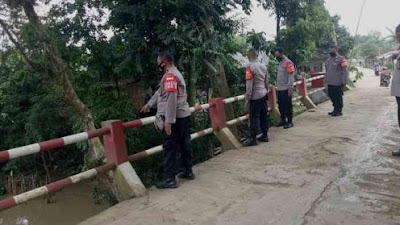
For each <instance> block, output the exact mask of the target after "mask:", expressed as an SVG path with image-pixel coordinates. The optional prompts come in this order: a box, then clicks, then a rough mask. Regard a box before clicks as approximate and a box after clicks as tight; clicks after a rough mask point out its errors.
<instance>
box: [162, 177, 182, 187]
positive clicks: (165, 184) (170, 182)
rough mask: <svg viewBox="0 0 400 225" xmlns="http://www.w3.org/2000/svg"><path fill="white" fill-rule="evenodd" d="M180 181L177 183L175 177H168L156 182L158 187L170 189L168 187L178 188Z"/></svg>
mask: <svg viewBox="0 0 400 225" xmlns="http://www.w3.org/2000/svg"><path fill="white" fill-rule="evenodd" d="M177 187H179V186H178V183H176V180H175V178H173V179H172V178H167V179H165V180H163V181H161V182H158V183H156V188H157V189H168V188H177Z"/></svg>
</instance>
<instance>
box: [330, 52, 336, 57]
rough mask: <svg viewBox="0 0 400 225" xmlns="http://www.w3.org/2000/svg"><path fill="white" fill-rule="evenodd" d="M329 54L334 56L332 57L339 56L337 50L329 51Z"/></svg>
mask: <svg viewBox="0 0 400 225" xmlns="http://www.w3.org/2000/svg"><path fill="white" fill-rule="evenodd" d="M329 55H330V56H332V57H335V56H337V53H336V52H331V53H329Z"/></svg>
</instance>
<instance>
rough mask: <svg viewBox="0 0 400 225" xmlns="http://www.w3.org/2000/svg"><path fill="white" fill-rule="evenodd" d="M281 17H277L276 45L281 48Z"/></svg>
mask: <svg viewBox="0 0 400 225" xmlns="http://www.w3.org/2000/svg"><path fill="white" fill-rule="evenodd" d="M280 33H281V17H280V15H276V45H277V46H278V47H279V46H280V44H281V43H280V42H281V34H280Z"/></svg>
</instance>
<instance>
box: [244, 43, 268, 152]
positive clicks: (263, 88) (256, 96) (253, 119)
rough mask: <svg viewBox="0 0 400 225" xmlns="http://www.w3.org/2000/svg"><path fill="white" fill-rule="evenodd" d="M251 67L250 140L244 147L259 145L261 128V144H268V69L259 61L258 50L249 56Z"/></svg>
mask: <svg viewBox="0 0 400 225" xmlns="http://www.w3.org/2000/svg"><path fill="white" fill-rule="evenodd" d="M247 57H248V59H249V61H250V65H249V66H248V67H247V68H246V106H247V105H248V104H249V103H250V138H249V139H248V140H247V141H246V142H245V143H244V144H243V145H244V146H255V145H257V130H258V128H259V127H260V128H261V131H262V136H261V137H260V138H259V139H258V141H260V142H268V141H269V139H268V118H267V116H268V106H267V100H268V69H267V67H266V66H265V65H263V64H262V63H261V62H260V61H259V60H258V53H257V51H256V50H250V51H249V52H248V54H247Z"/></svg>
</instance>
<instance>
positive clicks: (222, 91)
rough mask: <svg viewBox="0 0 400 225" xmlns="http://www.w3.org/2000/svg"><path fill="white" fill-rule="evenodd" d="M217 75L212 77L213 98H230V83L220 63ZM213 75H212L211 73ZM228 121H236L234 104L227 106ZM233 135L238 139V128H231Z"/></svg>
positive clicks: (217, 67)
mask: <svg viewBox="0 0 400 225" xmlns="http://www.w3.org/2000/svg"><path fill="white" fill-rule="evenodd" d="M216 69H217V73H216V74H213V75H211V76H210V83H211V88H212V90H213V93H212V97H213V98H215V97H217V98H219V97H220V98H228V97H232V96H230V95H231V94H230V91H229V85H228V81H227V80H226V74H225V69H224V65H222V64H221V63H218V64H217V65H216ZM211 74H212V73H211ZM225 112H226V118H227V120H232V119H235V111H234V110H233V105H232V104H227V105H226V107H225ZM231 130H232V133H233V134H234V135H235V136H236V137H238V131H237V126H232V127H231Z"/></svg>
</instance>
